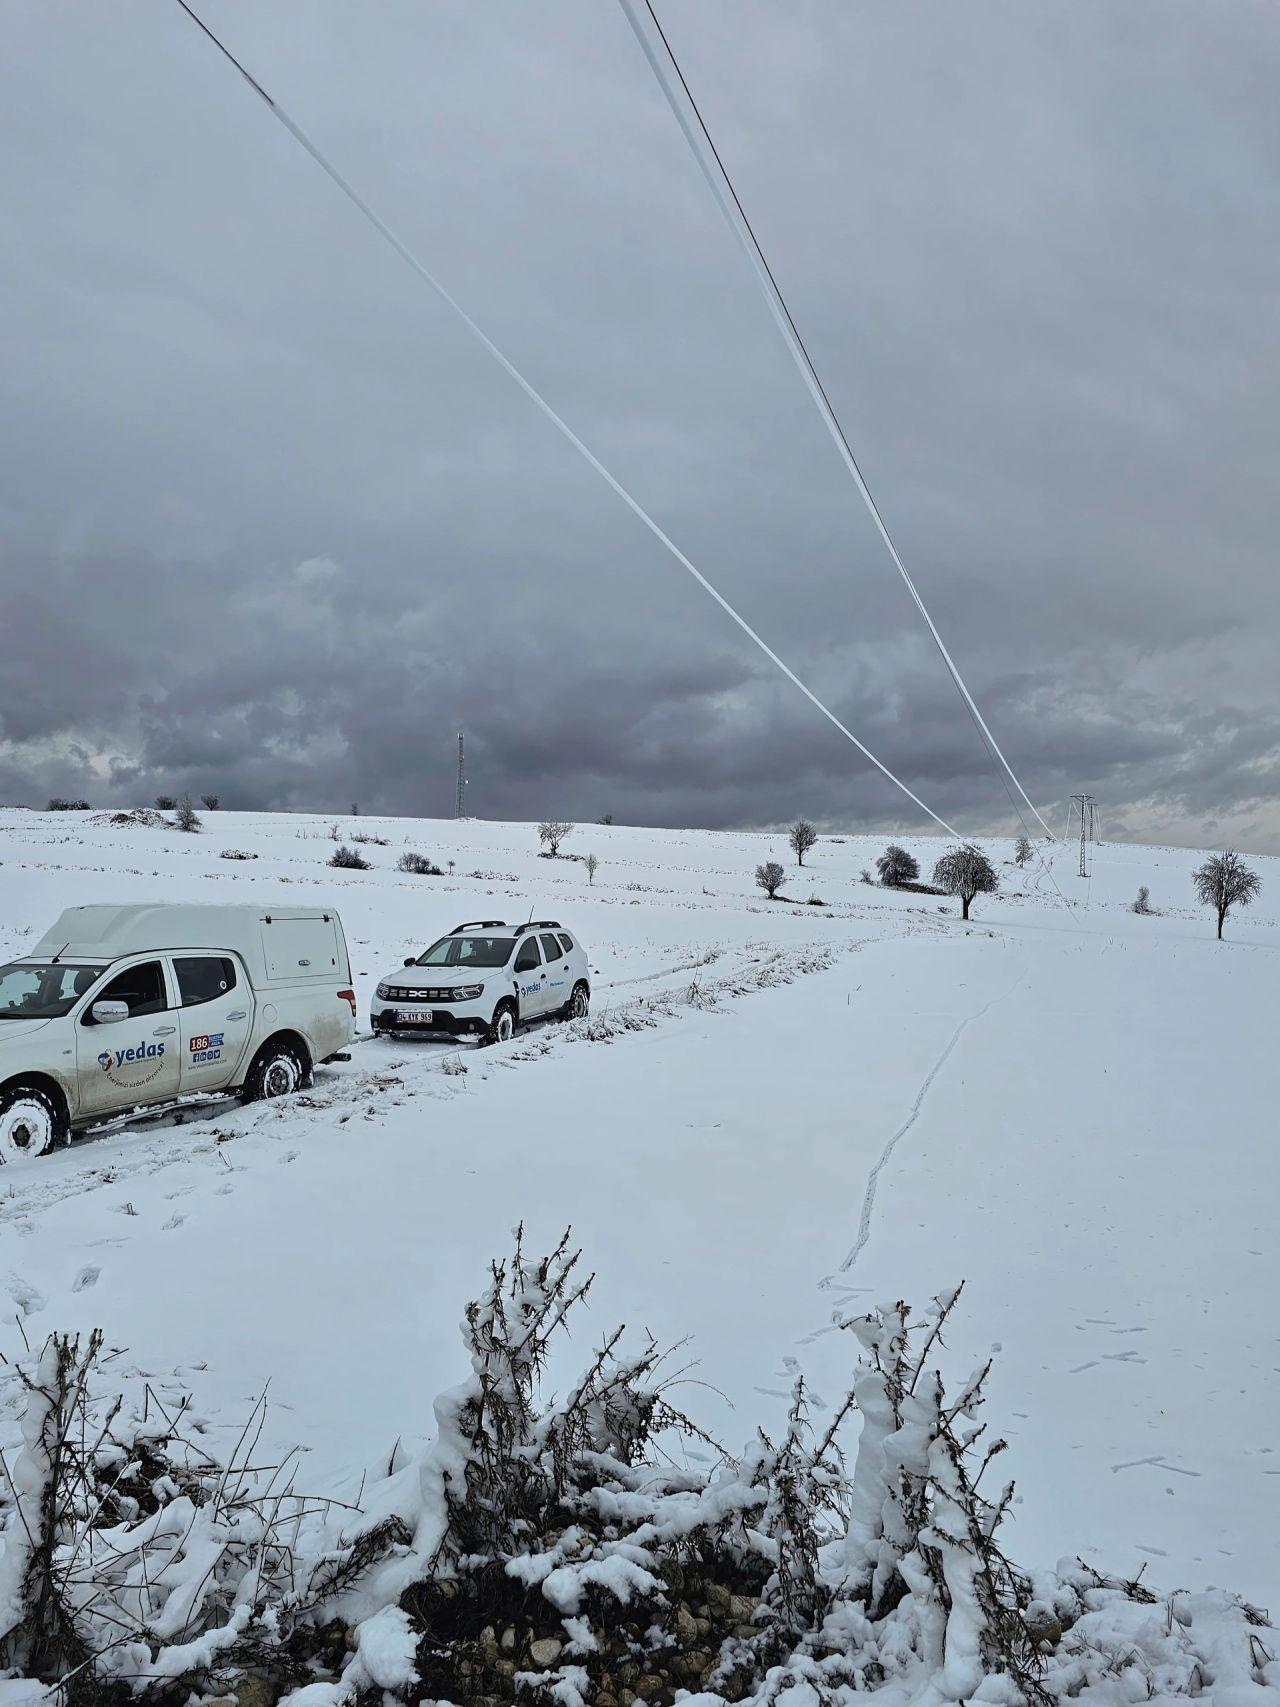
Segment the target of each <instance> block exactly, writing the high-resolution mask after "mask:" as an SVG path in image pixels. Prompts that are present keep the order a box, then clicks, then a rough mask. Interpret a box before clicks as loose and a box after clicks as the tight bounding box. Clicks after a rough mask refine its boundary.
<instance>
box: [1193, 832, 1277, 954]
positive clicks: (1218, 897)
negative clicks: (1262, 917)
mask: <svg viewBox="0 0 1280 1707" xmlns="http://www.w3.org/2000/svg"><path fill="white" fill-rule="evenodd" d="M1191 881H1192V882H1193V883H1194V884H1195V886H1196V897H1197V899H1198V900H1200V901H1202V902H1203V903H1204V905H1205V906H1206V907H1212V908H1213V909H1214V911H1215V912H1216V913H1217V915H1218V941H1219V942H1221V941H1222V926H1223V924H1224V922H1225V920H1226V917H1227V914H1228V912H1230V910H1231V908H1232V907H1247V906H1248V905H1249V903H1250V902H1251V901H1254V900H1256V899H1257V897H1258V895H1259V894H1260V892H1261V890H1262V879H1261V878H1260V877H1259V876H1258V874H1257V872H1256V871H1254V870H1252V868H1251V867H1249V866H1247V865H1246V864H1245V863H1244V861H1243V860H1242V859H1241V858H1240V855H1239V854H1238V853H1237V852H1236V851H1235V849H1234V848H1226V849H1225V850H1224V851H1223V852H1222V853H1220V854H1214V856H1213V858H1212V859H1207V860H1205V862H1204V864H1203V865H1202V866H1200V867H1199V868H1198V869H1197V870H1196V871H1193V872H1192V874H1191Z"/></svg>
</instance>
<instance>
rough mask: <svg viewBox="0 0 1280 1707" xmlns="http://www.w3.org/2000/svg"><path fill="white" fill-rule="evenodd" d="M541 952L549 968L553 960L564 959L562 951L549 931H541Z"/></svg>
mask: <svg viewBox="0 0 1280 1707" xmlns="http://www.w3.org/2000/svg"><path fill="white" fill-rule="evenodd" d="M542 952H543V953H544V954H545V955H546V957H547V965H548V966H550V964H551V962H552V961H553V960H563V959H564V950H563V949H562V948H561V946H560V944H559V943H558V942H557V941H556V939H555V937H554V936H553V935H552V934H551V932H550V931H543V933H542Z"/></svg>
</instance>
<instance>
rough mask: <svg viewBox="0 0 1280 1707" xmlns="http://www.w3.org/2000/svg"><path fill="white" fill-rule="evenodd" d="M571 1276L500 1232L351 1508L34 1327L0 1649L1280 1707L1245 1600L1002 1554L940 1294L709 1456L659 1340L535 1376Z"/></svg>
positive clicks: (110, 1674)
mask: <svg viewBox="0 0 1280 1707" xmlns="http://www.w3.org/2000/svg"><path fill="white" fill-rule="evenodd" d="M590 1287H591V1277H590V1276H584V1275H583V1274H582V1272H581V1266H580V1253H579V1252H578V1251H577V1250H575V1249H574V1248H573V1247H572V1245H571V1243H570V1239H569V1235H568V1234H567V1233H566V1234H565V1236H564V1237H563V1238H562V1239H561V1240H560V1242H559V1243H558V1245H557V1246H556V1247H555V1249H554V1250H553V1251H551V1252H550V1254H549V1255H547V1256H544V1257H542V1258H539V1259H535V1258H532V1257H531V1256H530V1255H529V1254H528V1252H527V1251H526V1250H525V1248H524V1242H523V1236H522V1234H521V1232H520V1231H519V1230H518V1231H517V1233H516V1236H515V1247H514V1250H513V1252H512V1254H511V1256H510V1257H509V1258H508V1259H507V1260H506V1261H503V1262H496V1263H494V1264H492V1265H491V1269H490V1273H489V1277H488V1281H487V1284H486V1286H485V1288H484V1291H483V1293H482V1294H481V1296H480V1297H479V1298H478V1299H477V1300H476V1301H475V1302H474V1303H472V1304H471V1305H469V1306H468V1308H467V1311H466V1316H465V1321H464V1324H463V1336H464V1342H465V1346H466V1352H467V1360H468V1370H467V1373H466V1375H465V1377H464V1379H463V1380H462V1382H461V1383H460V1384H459V1385H458V1386H456V1387H455V1388H453V1389H452V1390H451V1391H449V1392H446V1393H444V1394H442V1395H441V1396H440V1397H439V1398H438V1399H437V1400H436V1403H435V1424H436V1430H435V1439H434V1441H433V1442H432V1443H431V1444H430V1445H429V1446H427V1447H426V1448H425V1449H424V1450H422V1451H421V1452H420V1453H419V1454H418V1455H417V1456H415V1457H412V1458H408V1459H405V1458H404V1457H403V1456H402V1455H401V1454H400V1453H399V1452H396V1453H393V1454H392V1458H391V1461H390V1463H387V1464H384V1465H383V1466H382V1467H381V1468H380V1470H379V1471H378V1472H376V1473H375V1474H374V1475H373V1476H372V1477H371V1478H370V1479H369V1480H368V1481H367V1483H366V1485H365V1487H364V1491H363V1494H362V1498H361V1507H360V1509H358V1510H357V1509H355V1508H353V1507H350V1506H347V1507H342V1506H340V1505H337V1504H334V1503H332V1502H328V1501H325V1500H315V1499H306V1498H304V1497H303V1496H301V1495H299V1494H298V1493H297V1492H296V1491H295V1490H294V1484H293V1477H292V1475H289V1474H282V1473H281V1470H280V1468H279V1466H276V1467H274V1468H273V1467H270V1466H266V1467H263V1468H259V1467H257V1465H256V1464H255V1462H254V1449H253V1443H254V1442H256V1440H257V1438H258V1436H259V1435H260V1433H261V1432H262V1424H263V1410H262V1407H261V1405H260V1406H259V1407H258V1408H256V1409H255V1411H254V1413H253V1414H252V1415H251V1417H250V1419H249V1421H248V1423H247V1424H246V1426H245V1429H244V1431H243V1433H242V1435H241V1438H240V1444H239V1445H238V1446H237V1447H236V1448H235V1450H234V1451H233V1453H232V1456H231V1458H230V1459H229V1460H228V1461H227V1462H225V1463H218V1462H216V1461H215V1460H214V1459H213V1458H211V1457H210V1456H209V1455H208V1453H207V1451H206V1447H205V1441H206V1439H207V1438H208V1437H207V1435H206V1434H205V1433H203V1432H202V1431H201V1429H200V1428H199V1425H198V1424H196V1423H195V1422H194V1421H193V1419H192V1417H191V1414H190V1410H189V1408H188V1406H187V1404H186V1403H185V1402H184V1403H183V1404H182V1405H181V1406H180V1407H179V1408H178V1409H177V1410H176V1412H174V1413H173V1414H170V1413H167V1412H163V1411H158V1410H157V1409H156V1408H155V1406H156V1400H155V1395H154V1393H152V1394H150V1396H149V1401H148V1406H149V1411H148V1420H146V1421H144V1420H143V1419H142V1418H141V1417H139V1416H136V1415H128V1414H126V1413H125V1411H124V1410H123V1408H122V1406H121V1404H120V1401H116V1403H115V1404H114V1405H109V1404H105V1403H104V1402H103V1401H101V1400H99V1399H98V1398H96V1397H95V1396H94V1395H95V1394H96V1391H97V1388H98V1384H99V1382H98V1377H97V1371H96V1366H95V1359H96V1357H97V1354H98V1351H99V1348H100V1344H101V1341H100V1336H97V1335H95V1336H94V1337H93V1339H92V1340H91V1341H90V1342H89V1344H88V1346H87V1348H86V1349H85V1350H83V1351H82V1350H81V1346H80V1342H79V1341H76V1340H68V1339H64V1338H58V1337H55V1338H54V1339H51V1340H50V1341H49V1342H48V1344H47V1345H46V1346H45V1347H44V1349H43V1351H42V1352H41V1353H39V1354H38V1356H37V1357H36V1358H35V1360H34V1361H33V1364H32V1367H31V1368H30V1369H29V1370H23V1371H21V1372H20V1373H21V1375H22V1379H23V1380H24V1382H25V1385H26V1393H27V1399H26V1409H25V1414H24V1416H23V1419H22V1435H23V1445H22V1449H21V1451H20V1452H19V1453H18V1454H17V1456H16V1458H15V1460H14V1462H13V1463H12V1465H10V1464H9V1463H7V1462H6V1463H4V1465H3V1470H2V1473H0V1489H3V1490H5V1492H4V1494H3V1495H0V1503H3V1504H4V1506H5V1508H6V1509H5V1513H4V1517H5V1522H4V1530H3V1544H4V1551H3V1553H2V1554H0V1665H4V1666H8V1667H10V1668H11V1669H12V1672H16V1673H17V1674H19V1675H22V1676H27V1677H39V1678H42V1679H44V1680H46V1681H48V1682H51V1683H54V1682H60V1683H61V1685H62V1688H61V1691H60V1699H62V1700H65V1701H67V1702H73V1703H86V1704H87V1703H93V1704H94V1707H115V1704H116V1703H119V1704H120V1707H123V1704H124V1703H125V1702H131V1701H137V1700H138V1698H139V1697H141V1698H143V1699H144V1700H145V1701H147V1702H149V1703H150V1704H151V1707H179V1704H185V1703H189V1702H190V1701H192V1700H193V1699H201V1698H202V1699H208V1698H209V1697H210V1696H213V1695H217V1694H220V1693H225V1692H226V1691H228V1690H230V1689H235V1688H236V1687H237V1685H238V1684H239V1682H240V1680H241V1678H242V1677H243V1676H244V1675H245V1674H246V1673H252V1674H254V1675H256V1676H257V1677H259V1678H263V1679H265V1680H266V1682H267V1696H268V1698H270V1699H273V1700H274V1699H276V1698H277V1697H279V1698H280V1699H281V1700H282V1702H284V1703H285V1704H287V1703H289V1702H290V1701H292V1702H294V1703H296V1707H303V1703H305V1704H306V1707H366V1704H367V1707H390V1704H391V1703H395V1702H403V1703H410V1702H419V1701H431V1700H439V1701H450V1702H456V1703H459V1704H461V1707H480V1704H482V1703H484V1704H493V1703H496V1702H512V1701H516V1700H520V1701H526V1702H528V1703H530V1707H537V1704H540V1703H541V1704H545V1707H584V1704H587V1703H594V1704H597V1707H610V1704H612V1707H622V1703H624V1702H625V1703H630V1702H633V1701H635V1700H640V1701H642V1702H650V1703H653V1704H654V1707H671V1704H672V1703H673V1702H674V1701H675V1700H676V1698H677V1696H678V1694H679V1693H681V1692H688V1693H690V1694H692V1695H694V1696H695V1697H697V1699H698V1700H699V1701H700V1702H701V1703H703V1704H704V1707H711V1704H712V1703H714V1702H717V1701H724V1702H749V1703H751V1704H752V1707H774V1704H776V1703H779V1702H782V1701H786V1702H787V1703H788V1707H864V1703H863V1698H864V1697H865V1696H866V1695H867V1694H869V1693H872V1692H876V1691H883V1692H885V1693H884V1699H885V1701H886V1703H887V1704H888V1707H904V1704H906V1703H920V1704H922V1707H945V1704H947V1703H961V1702H970V1701H975V1702H983V1703H990V1704H991V1707H1049V1704H1051V1703H1058V1702H1063V1703H1065V1702H1067V1701H1068V1700H1076V1701H1080V1702H1082V1703H1085V1704H1086V1707H1114V1704H1116V1703H1121V1704H1123V1703H1131V1702H1135V1701H1144V1700H1150V1699H1158V1700H1161V1701H1168V1700H1169V1699H1170V1698H1171V1697H1176V1696H1187V1697H1190V1696H1193V1695H1194V1696H1200V1697H1202V1698H1204V1699H1205V1700H1206V1701H1209V1700H1211V1699H1212V1697H1213V1695H1214V1693H1215V1692H1217V1691H1220V1692H1221V1699H1222V1702H1223V1707H1275V1704H1276V1696H1277V1689H1276V1686H1277V1682H1278V1681H1280V1672H1278V1671H1277V1663H1276V1660H1275V1657H1274V1656H1275V1639H1274V1632H1273V1631H1272V1630H1271V1627H1270V1625H1269V1624H1268V1622H1267V1620H1266V1618H1265V1616H1264V1615H1263V1614H1262V1613H1260V1612H1258V1611H1257V1610H1256V1609H1255V1608H1253V1607H1250V1606H1248V1605H1246V1604H1244V1603H1243V1602H1241V1601H1239V1600H1237V1599H1235V1598H1233V1597H1231V1596H1229V1595H1226V1594H1222V1593H1207V1594H1188V1593H1187V1592H1186V1591H1185V1590H1182V1589H1179V1590H1177V1591H1175V1593H1174V1594H1172V1595H1171V1596H1170V1597H1169V1598H1168V1599H1167V1601H1165V1602H1163V1603H1159V1602H1158V1601H1157V1597H1156V1595H1155V1594H1154V1593H1153V1592H1152V1591H1151V1590H1149V1589H1148V1588H1147V1587H1146V1586H1145V1585H1143V1584H1141V1583H1139V1582H1127V1583H1126V1582H1123V1581H1120V1580H1118V1579H1113V1578H1108V1577H1105V1576H1103V1575H1101V1574H1100V1573H1098V1572H1097V1571H1094V1570H1092V1569H1091V1568H1089V1567H1087V1566H1084V1565H1078V1566H1077V1565H1070V1566H1066V1567H1062V1566H1060V1567H1059V1569H1058V1571H1057V1572H1056V1573H1047V1572H1046V1573H1040V1574H1035V1575H1033V1574H1029V1573H1026V1572H1024V1571H1022V1570H1020V1569H1018V1568H1017V1567H1016V1566H1015V1565H1014V1564H1013V1563H1012V1562H1011V1561H1010V1560H1009V1558H1008V1557H1007V1555H1006V1554H1005V1552H1004V1550H1003V1547H1002V1544H1001V1538H1000V1532H1001V1526H1002V1522H1003V1519H1004V1517H1005V1516H1006V1514H1007V1512H1008V1510H1009V1508H1010V1505H1011V1502H1012V1498H1013V1487H1012V1484H1006V1485H1004V1486H1003V1487H996V1488H993V1489H991V1490H990V1492H988V1491H986V1490H985V1489H984V1488H983V1485H982V1484H983V1482H984V1477H985V1474H986V1472H987V1470H988V1468H989V1467H990V1465H991V1464H992V1462H993V1461H994V1460H995V1459H996V1458H997V1457H998V1456H999V1455H1000V1454H1001V1452H1003V1450H1004V1442H1003V1441H1001V1440H999V1439H995V1440H988V1438H987V1436H986V1432H985V1428H984V1425H983V1424H982V1423H981V1422H980V1421H979V1420H978V1414H979V1412H980V1410H981V1407H982V1405H983V1402H984V1385H985V1382H986V1378H987V1374H988V1370H989V1365H986V1366H983V1367H982V1368H980V1369H978V1370H977V1371H976V1372H975V1373H974V1374H972V1375H971V1376H970V1377H969V1378H968V1379H967V1380H966V1381H965V1382H963V1383H962V1384H961V1386H960V1387H959V1389H958V1390H957V1391H956V1392H954V1393H951V1394H949V1393H948V1391H947V1389H946V1387H945V1385H944V1381H943V1377H942V1373H941V1371H940V1369H939V1367H938V1362H937V1358H938V1354H939V1351H940V1350H941V1348H942V1335H943V1330H944V1327H945V1325H946V1323H947V1320H948V1318H949V1316H950V1314H951V1313H952V1311H953V1310H954V1309H955V1306H956V1302H957V1299H958V1297H959V1289H956V1290H955V1291H953V1292H950V1293H947V1294H944V1295H942V1296H940V1297H938V1298H936V1299H934V1300H933V1302H932V1303H931V1304H930V1306H929V1307H928V1309H926V1310H925V1311H923V1312H922V1313H920V1314H919V1315H916V1314H915V1313H914V1312H913V1311H912V1310H911V1309H910V1307H909V1306H908V1305H907V1304H905V1303H896V1304H893V1305H891V1306H883V1307H881V1308H880V1309H879V1310H876V1311H873V1312H871V1313H870V1314H868V1315H865V1316H861V1317H857V1318H854V1319H851V1320H848V1321H845V1322H843V1323H842V1324H841V1326H842V1327H843V1328H844V1329H845V1330H846V1331H847V1332H848V1334H849V1336H850V1338H851V1340H853V1341H854V1342H856V1346H857V1348H858V1351H857V1357H856V1365H855V1368H854V1371H853V1378H852V1386H851V1389H850V1391H849V1393H848V1395H847V1396H846V1398H845V1399H844V1401H843V1403H841V1404H840V1405H838V1406H837V1407H836V1408H835V1410H834V1412H833V1413H832V1417H831V1421H830V1422H829V1423H828V1424H827V1426H826V1427H825V1429H824V1430H823V1432H822V1434H821V1436H818V1435H817V1434H816V1432H815V1430H814V1428H813V1426H812V1424H811V1421H810V1417H809V1413H808V1405H807V1402H806V1397H805V1389H804V1384H803V1382H802V1381H797V1383H796V1385H795V1387H794V1389H793V1394H792V1402H791V1406H790V1411H789V1415H788V1419H787V1424H786V1428H785V1431H784V1432H783V1434H782V1437H781V1439H780V1440H778V1441H777V1442H776V1443H775V1442H774V1441H773V1440H771V1439H770V1438H769V1437H768V1436H766V1435H765V1434H764V1433H763V1432H760V1433H757V1435H756V1436H755V1438H754V1439H753V1440H752V1441H751V1442H750V1443H749V1444H748V1445H747V1447H746V1448H745V1449H744V1450H743V1451H742V1452H741V1453H739V1454H736V1455H734V1454H730V1453H728V1452H726V1451H724V1450H723V1449H722V1448H720V1447H717V1446H716V1445H715V1443H714V1442H712V1441H711V1440H709V1439H708V1437H707V1436H706V1435H705V1434H704V1433H703V1432H702V1431H701V1430H699V1429H698V1428H697V1426H696V1425H695V1424H694V1423H693V1422H692V1421H690V1420H689V1418H687V1417H686V1416H684V1415H683V1414H682V1413H681V1412H680V1411H678V1410H677V1409H675V1408H674V1406H673V1405H672V1403H671V1393H672V1390H673V1384H674V1382H675V1380H676V1379H677V1378H678V1376H679V1375H680V1374H681V1373H682V1372H681V1371H680V1370H679V1369H677V1368H672V1367H671V1359H670V1357H669V1356H666V1355H664V1354H663V1353H662V1352H661V1351H660V1350H659V1349H658V1347H657V1346H656V1345H655V1344H654V1342H653V1341H652V1340H651V1339H650V1340H646V1341H645V1342H643V1343H641V1344H640V1345H639V1346H638V1347H635V1348H631V1349H629V1348H627V1347H626V1346H624V1344H623V1334H622V1330H621V1329H619V1330H617V1331H615V1332H613V1333H610V1334H606V1335H605V1336H604V1338H603V1339H602V1340H601V1341H600V1342H599V1344H598V1348H597V1349H596V1350H595V1352H594V1353H592V1354H591V1355H590V1356H589V1357H588V1359H587V1361H586V1367H585V1369H584V1371H583V1373H582V1374H581V1375H580V1376H579V1378H578V1379H577V1380H576V1381H571V1382H570V1383H569V1384H568V1386H567V1388H564V1389H563V1396H557V1395H555V1394H550V1393H548V1392H546V1391H545V1390H544V1387H543V1376H544V1372H545V1370H546V1367H547V1362H548V1358H549V1354H550V1349H551V1345H552V1342H553V1340H554V1339H556V1338H557V1337H564V1336H565V1335H566V1334H567V1330H568V1328H569V1326H570V1324H571V1322H572V1321H573V1320H574V1319H575V1318H576V1317H577V1316H578V1315H580V1314H581V1310H580V1306H581V1305H582V1302H583V1300H584V1299H585V1298H586V1296H587V1295H588V1292H589V1289H590ZM855 1418H857V1419H860V1427H859V1428H858V1430H857V1433H856V1440H855V1441H850V1442H849V1443H848V1446H849V1450H851V1451H852V1461H851V1462H850V1459H849V1457H848V1456H847V1455H846V1439H845V1437H846V1435H850V1434H852V1433H853V1425H854V1420H855ZM681 1436H684V1437H686V1439H689V1438H692V1439H693V1440H694V1441H696V1443H697V1448H698V1450H699V1451H700V1452H701V1453H702V1454H703V1455H704V1456H707V1455H709V1456H710V1468H704V1467H701V1466H699V1465H698V1464H696V1463H691V1459H690V1457H689V1455H687V1454H678V1453H677V1452H675V1451H673V1450H672V1448H673V1446H676V1445H678V1444H679V1440H680V1437H681ZM1100 1497H1101V1496H1100ZM326 1680H327V1681H326ZM793 1691H794V1692H795V1693H794V1694H793V1693H792V1692H793ZM256 1698H257V1697H256V1696H255V1699H256Z"/></svg>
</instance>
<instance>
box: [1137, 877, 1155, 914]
mask: <svg viewBox="0 0 1280 1707" xmlns="http://www.w3.org/2000/svg"><path fill="white" fill-rule="evenodd" d="M1132 911H1133V912H1135V913H1142V914H1144V915H1150V914H1153V913H1154V912H1155V908H1154V907H1153V906H1152V905H1151V891H1150V890H1149V889H1148V888H1147V886H1146V884H1145V883H1144V884H1142V886H1141V887H1140V888H1139V890H1138V899H1137V900H1136V901H1135V902H1133V905H1132Z"/></svg>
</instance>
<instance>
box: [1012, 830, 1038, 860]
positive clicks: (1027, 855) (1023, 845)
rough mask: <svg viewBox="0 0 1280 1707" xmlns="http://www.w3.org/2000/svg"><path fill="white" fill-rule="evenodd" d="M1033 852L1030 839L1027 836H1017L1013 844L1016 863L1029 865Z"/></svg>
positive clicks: (1033, 855)
mask: <svg viewBox="0 0 1280 1707" xmlns="http://www.w3.org/2000/svg"><path fill="white" fill-rule="evenodd" d="M1035 853H1036V850H1035V849H1034V848H1033V847H1032V845H1031V839H1030V837H1028V836H1019V837H1018V839H1017V841H1016V842H1015V843H1014V844H1013V857H1014V861H1015V863H1016V864H1018V865H1030V863H1031V861H1032V860H1033V859H1034V858H1035Z"/></svg>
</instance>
